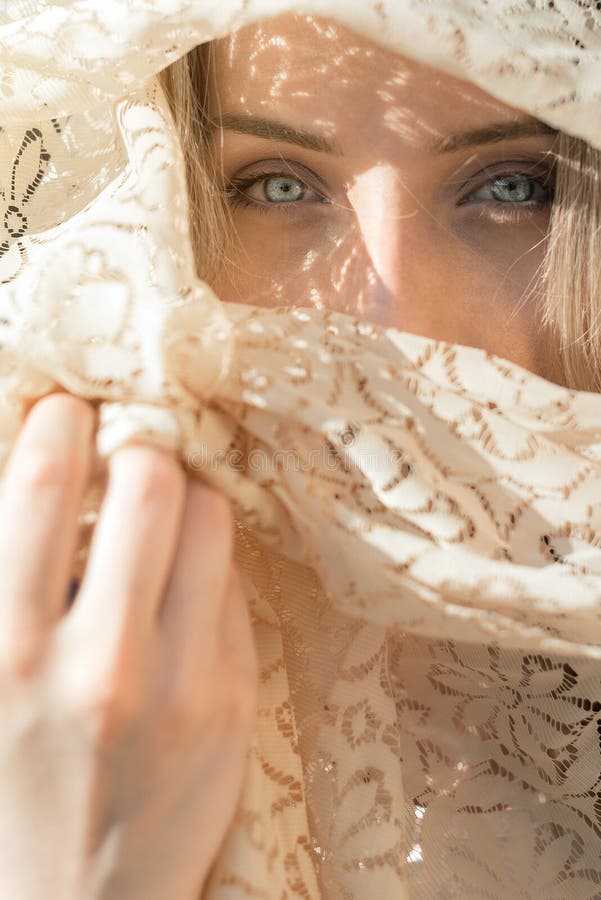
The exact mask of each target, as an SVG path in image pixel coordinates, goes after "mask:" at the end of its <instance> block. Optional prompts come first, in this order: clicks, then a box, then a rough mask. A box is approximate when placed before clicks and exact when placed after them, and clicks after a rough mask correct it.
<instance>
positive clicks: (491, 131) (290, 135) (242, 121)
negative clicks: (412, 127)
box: [214, 113, 558, 156]
mask: <svg viewBox="0 0 601 900" xmlns="http://www.w3.org/2000/svg"><path fill="white" fill-rule="evenodd" d="M214 126H215V128H222V129H224V130H225V131H235V132H236V133H237V134H250V135H253V136H254V137H259V138H264V139H265V140H269V141H282V142H283V143H286V144H295V145H296V146H297V147H303V148H304V149H305V150H315V151H317V152H318V153H329V154H331V155H333V156H343V155H344V154H343V152H342V149H341V148H340V146H339V144H338V143H337V141H336V140H334V139H330V138H327V137H325V135H321V134H315V133H314V132H312V131H305V130H303V129H298V128H293V127H292V125H285V124H284V123H282V122H278V121H276V120H275V119H265V118H262V117H260V116H249V115H243V114H240V113H224V115H223V116H222V117H221V118H220V119H219V120H218V121H216V122H215V123H214ZM556 134H558V130H557V129H556V128H553V127H552V126H551V125H547V124H546V122H541V121H540V119H534V118H527V119H517V120H514V121H512V122H494V123H492V124H490V125H485V126H484V127H482V128H473V129H471V130H469V131H461V132H457V133H455V134H446V135H444V137H442V138H439V139H438V140H436V141H435V142H434V143H433V144H432V146H431V150H432V151H433V152H434V153H453V152H454V151H456V150H466V149H468V148H469V147H476V146H482V145H483V144H495V143H498V142H500V141H506V140H511V139H512V138H514V139H515V138H526V137H539V136H541V135H556Z"/></svg>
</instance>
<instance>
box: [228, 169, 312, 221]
mask: <svg viewBox="0 0 601 900" xmlns="http://www.w3.org/2000/svg"><path fill="white" fill-rule="evenodd" d="M226 195H227V197H228V199H229V201H230V203H232V205H233V206H253V207H255V208H256V209H257V210H258V211H259V212H267V211H268V210H269V207H275V206H280V207H284V206H294V205H295V204H297V205H300V204H301V203H302V204H304V205H306V204H307V203H327V202H328V201H327V199H326V198H325V197H324V196H323V194H320V193H318V192H317V191H315V190H313V189H312V188H310V187H309V186H308V185H307V184H306V183H305V182H304V181H303V180H302V179H301V178H298V177H297V176H295V175H291V174H290V173H289V172H273V171H272V172H256V173H255V174H254V175H249V176H247V177H245V178H234V179H232V180H231V181H230V185H229V187H228V189H227V190H226Z"/></svg>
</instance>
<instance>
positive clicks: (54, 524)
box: [0, 15, 601, 900]
mask: <svg viewBox="0 0 601 900" xmlns="http://www.w3.org/2000/svg"><path fill="white" fill-rule="evenodd" d="M162 81H163V85H164V87H165V89H166V91H167V94H168V97H169V99H170V102H171V105H172V109H173V112H174V116H175V119H176V122H177V125H178V127H179V130H180V135H181V141H182V145H183V148H184V152H185V161H186V165H187V169H188V183H189V192H190V197H191V199H192V206H191V214H192V223H191V225H192V233H193V235H194V238H195V242H196V251H197V263H198V269H199V272H200V274H201V276H203V277H205V278H206V279H207V280H208V281H209V283H210V284H211V285H212V287H213V288H214V290H215V291H216V293H217V294H218V295H219V296H220V297H221V298H222V299H224V300H226V301H238V302H240V301H242V302H244V303H252V304H256V305H263V306H280V305H293V306H301V307H302V306H305V307H306V306H313V307H317V308H327V309H335V310H339V311H343V312H350V313H352V314H353V315H356V316H358V317H361V318H364V319H365V320H370V321H375V322H378V323H382V324H389V325H392V326H394V327H396V328H399V329H401V330H403V331H408V332H413V333H415V334H419V335H427V336H431V337H433V338H435V339H438V340H441V341H448V342H452V343H458V344H463V345H469V346H473V347H478V348H482V349H485V350H486V351H488V352H489V353H492V354H495V355H497V356H499V357H502V358H504V359H507V360H510V361H512V362H515V363H518V364H519V365H521V366H523V367H524V368H526V369H529V370H530V371H531V372H534V373H536V374H538V375H541V376H542V377H544V378H546V379H548V380H552V381H555V382H557V383H558V384H565V385H568V386H570V387H577V388H580V389H588V390H597V389H598V388H599V386H600V385H601V366H600V365H599V362H600V360H601V351H600V343H601V342H600V340H599V336H598V334H597V332H596V330H595V327H596V321H597V317H598V311H599V306H598V305H599V298H598V293H597V286H598V284H597V282H598V273H597V271H596V266H594V265H591V264H590V263H591V260H596V259H597V256H596V255H595V254H596V251H597V248H598V242H599V233H600V231H601V229H600V228H599V214H600V210H601V201H600V199H599V193H598V191H593V190H591V189H590V188H591V186H594V185H595V184H596V176H597V173H598V171H599V154H598V153H597V151H594V150H593V149H592V148H590V147H588V146H587V145H586V144H585V143H584V142H582V141H579V140H577V139H575V138H571V137H568V136H566V135H563V134H561V133H559V132H557V131H556V130H555V129H552V128H550V127H549V126H548V125H545V124H543V123H542V122H540V121H539V120H537V119H535V118H532V117H531V116H526V115H524V114H523V113H522V112H520V111H519V109H517V108H514V107H512V106H508V105H506V104H505V103H502V102H500V101H499V100H497V99H495V98H493V97H492V96H490V95H489V94H487V93H486V92H484V91H483V90H481V89H479V88H476V87H474V86H473V85H471V84H468V83H466V82H463V81H460V80H458V79H455V78H452V77H450V76H447V75H443V74H441V73H440V72H439V71H438V70H436V69H435V68H431V67H429V66H426V65H423V64H421V63H417V62H416V61H414V60H412V59H410V58H409V57H405V56H398V55H396V54H394V53H392V52H390V51H388V50H386V49H384V48H383V47H381V46H379V45H376V44H373V43H372V42H370V41H368V40H367V39H365V38H361V37H358V36H357V35H355V34H354V33H352V32H350V31H348V30H346V29H345V28H343V27H342V26H340V25H337V24H334V23H332V22H328V21H324V20H320V19H313V18H310V17H309V18H307V17H298V16H293V15H287V16H284V17H282V18H280V19H277V20H273V21H270V22H268V23H266V24H261V25H250V26H247V27H245V28H243V29H241V30H240V31H239V32H237V33H235V34H234V35H232V36H230V37H228V38H226V39H223V40H220V41H217V42H214V43H213V44H210V45H207V46H202V47H199V48H197V49H195V50H193V51H192V52H191V53H190V54H189V55H188V56H187V57H184V58H182V59H181V60H180V61H178V62H176V63H175V64H174V65H172V66H171V67H170V68H169V69H167V70H166V71H165V72H164V73H163V76H162ZM574 222H578V224H579V238H578V241H577V242H576V243H573V242H572V241H571V239H570V238H571V234H572V231H571V229H572V226H573V223H574ZM568 288H569V289H568ZM93 429H94V410H93V407H92V406H91V405H90V404H88V403H85V402H83V401H80V400H76V399H74V398H69V397H67V396H64V395H53V396H51V397H48V398H45V399H44V400H42V401H40V402H39V403H38V404H37V405H36V406H35V407H34V408H33V409H32V411H31V412H30V414H29V416H28V419H27V422H26V425H25V427H24V428H23V431H22V432H21V434H20V436H19V440H18V442H17V445H16V447H15V449H14V451H13V454H12V456H11V461H10V466H9V468H8V471H7V474H6V478H5V481H4V493H3V496H2V507H1V515H0V559H1V564H2V571H3V579H4V580H3V594H4V613H5V614H4V617H3V629H2V634H1V635H0V641H1V642H2V643H1V645H0V660H1V667H2V673H3V674H2V681H1V690H2V696H3V704H2V705H3V713H2V716H3V720H2V721H3V724H2V727H1V728H0V752H1V754H2V766H1V768H0V796H2V798H3V802H2V811H1V813H0V857H1V860H2V865H0V894H1V895H2V896H7V897H9V896H10V897H15V898H17V897H18V898H30V897H31V898H34V897H35V898H36V900H39V898H42V897H45V896H52V897H61V898H65V900H75V898H78V900H79V898H82V897H85V898H86V900H88V898H89V900H92V898H94V900H96V898H105V900H109V898H110V900H136V898H138V897H144V898H145V900H149V898H156V900H159V898H163V897H167V896H168V897H169V898H170V900H180V898H181V900H193V898H194V897H196V896H197V895H198V892H199V891H200V890H201V887H202V884H203V883H204V881H205V879H206V878H207V875H208V872H209V869H210V866H211V864H212V861H213V859H214V858H215V855H216V853H217V851H218V849H219V846H220V843H221V841H222V840H223V838H224V835H225V833H226V830H227V827H228V824H229V821H230V819H231V816H232V814H233V810H234V807H235V802H236V797H237V793H238V791H239V787H240V781H241V777H242V765H243V760H244V753H245V751H246V748H247V744H248V739H249V734H250V730H251V726H252V721H253V714H254V702H255V692H256V682H257V680H258V676H257V672H256V660H255V656H254V651H253V646H252V639H251V633H250V628H249V621H248V613H247V611H246V607H245V602H244V597H243V595H242V592H241V589H240V586H239V584H238V582H237V576H236V571H235V567H234V566H233V563H232V552H233V551H232V540H231V531H232V529H231V525H232V522H231V514H230V512H229V509H228V506H227V504H226V503H225V501H224V500H223V498H222V497H221V496H220V495H219V494H218V493H216V492H214V491H212V490H210V489H208V488H206V487H200V486H198V485H196V486H192V485H188V486H186V483H185V478H184V474H183V472H182V470H181V467H180V466H179V465H178V464H177V463H176V462H175V461H174V460H173V459H171V458H170V457H169V456H168V455H167V454H164V453H160V452H159V451H155V450H151V449H150V448H145V447H128V448H126V449H123V450H120V451H118V452H117V453H115V454H114V455H113V457H112V458H111V466H110V481H109V488H108V494H107V497H106V499H105V501H104V504H103V508H102V512H101V518H100V521H99V525H98V527H97V531H96V534H95V538H94V543H93V547H92V554H91V558H90V562H89V564H88V568H87V570H86V574H85V577H84V579H83V582H82V585H81V588H80V590H79V593H78V595H77V597H76V599H75V603H74V607H73V609H72V610H71V611H70V612H69V613H68V615H67V616H66V617H64V618H62V616H63V602H64V601H63V598H64V596H65V594H66V592H67V588H68V577H69V571H70V564H71V559H72V555H73V551H74V547H75V542H76V536H77V521H76V519H77V510H78V508H79V504H80V502H81V497H82V495H83V492H84V488H85V485H86V482H87V479H88V477H89V473H90V463H91V440H92V436H93ZM32 521H35V527H34V528H32ZM59 531H60V534H61V540H60V541H57V539H56V535H57V533H59ZM198 596H202V597H203V603H201V604H198V603H197V602H195V599H197V598H198ZM59 620H60V622H59ZM51 629H53V631H52V635H53V636H52V639H51V640H50V639H49V632H50V631H51ZM199 636H200V639H199ZM449 652H451V651H449ZM401 656H402V654H401ZM299 664H300V663H299ZM398 664H399V670H401V669H402V666H403V659H402V658H400V657H399V660H398ZM445 665H450V663H449V662H448V660H445ZM413 675H415V672H414V673H413ZM262 677H267V676H266V673H263V675H262ZM409 683H410V678H409V679H408V681H407V684H409ZM215 685H218V686H219V689H218V690H215ZM407 690H408V689H407ZM407 698H408V699H407V704H406V707H405V712H406V711H407V708H410V712H411V714H412V715H414V716H415V718H418V717H419V716H420V715H423V717H424V721H425V720H426V719H427V718H428V716H427V711H426V710H425V707H423V706H422V707H419V704H418V703H417V702H414V701H413V700H412V699H411V697H410V696H409V693H407ZM412 703H413V705H412ZM418 707H419V708H418ZM330 713H331V710H329V709H326V715H330ZM284 715H285V713H284V711H282V717H284ZM456 718H457V717H456ZM458 718H461V717H460V716H459V717H458ZM374 719H375V717H374V716H373V715H372V716H371V718H370V716H369V715H368V714H366V725H365V733H368V732H369V731H370V729H371V728H375V725H374ZM476 719H477V716H476V715H474V716H472V719H470V717H469V716H467V717H466V718H465V720H461V722H460V723H459V724H458V725H457V731H456V735H459V734H462V735H465V736H466V738H465V739H466V741H468V740H471V739H472V738H473V737H474V734H475V733H476V732H478V734H479V735H480V736H481V735H482V734H484V732H485V731H486V728H488V729H489V731H491V732H493V731H495V728H496V722H494V721H493V720H492V719H491V720H488V721H486V722H484V723H483V724H481V723H480V722H478V723H477V724H474V723H475V721H476ZM31 723H33V724H31ZM280 724H281V728H282V729H283V730H286V728H288V729H290V728H291V726H290V725H289V723H288V722H287V720H286V721H284V720H283V718H282V721H281V723H280ZM522 724H524V723H522ZM9 726H10V727H9ZM428 727H429V726H428ZM524 728H525V729H526V730H527V723H526V724H524ZM425 730H426V731H427V728H426V729H425ZM349 733H350V725H349ZM363 739H364V738H360V740H363ZM416 746H417V745H416ZM419 746H420V753H422V757H420V758H421V759H423V760H426V758H427V757H428V753H430V752H431V745H430V744H428V738H427V737H424V738H423V742H422V744H420V745H419ZM423 765H424V771H425V768H426V763H425V762H424V763H423ZM441 765H442V763H441ZM376 774H377V773H376ZM455 775H456V778H457V780H458V781H459V780H461V778H462V777H463V776H462V774H461V773H459V774H457V772H455ZM372 776H373V773H371V775H370V774H364V775H363V776H362V777H363V780H364V781H365V782H366V783H367V782H369V780H370V777H372ZM511 777H512V779H514V780H515V777H516V776H515V775H512V776H511ZM508 790H509V789H508ZM511 790H513V788H512V789H511ZM510 793H511V791H510ZM410 799H411V798H410ZM540 802H541V804H542V803H543V802H545V801H544V800H541V801H540ZM503 804H505V807H506V808H507V809H509V807H510V804H509V802H508V801H507V800H506V798H504V797H500V798H498V797H495V798H493V801H491V814H493V813H492V810H493V807H494V808H495V809H496V810H497V811H498V809H499V808H501V807H502V806H503ZM466 805H469V799H466ZM316 806H317V807H319V802H318V801H316ZM425 808H426V807H425V805H422V804H421V802H420V801H419V800H417V799H416V800H415V802H414V810H415V816H416V817H417V818H419V817H420V816H422V817H423V815H424V810H425ZM418 810H419V811H420V813H419V815H418V812H417V811H418ZM393 814H394V810H393V811H392V813H391V815H393ZM401 815H402V813H401V812H400V811H399V812H398V816H401ZM372 818H373V816H372ZM451 824H452V823H451ZM397 825H398V829H399V830H400V828H401V826H400V824H399V823H398V822H397ZM246 826H247V828H248V830H249V833H251V832H252V823H246ZM356 827H357V830H360V827H362V826H360V824H357V825H356ZM529 833H530V832H529ZM191 836H193V839H192V837H191ZM505 837H506V836H505ZM505 837H504V838H503V839H504V840H505ZM514 838H516V839H517V840H518V841H519V834H516V835H514ZM252 840H253V841H256V842H260V841H261V836H260V835H257V834H255V833H254V832H252ZM546 840H547V837H546V836H545V835H539V842H540V846H541V847H543V846H548V845H547V844H545V841H546ZM427 842H428V837H427V835H425V837H424V842H423V844H422V842H420V843H419V844H418V843H416V844H414V845H413V847H412V849H411V851H410V855H409V857H408V861H409V862H410V863H413V864H415V863H416V862H417V863H419V862H421V861H422V848H423V846H427ZM576 843H577V841H576ZM466 846H469V842H466ZM499 846H505V845H504V844H503V842H501V843H500V845H499ZM491 848H492V843H491ZM397 849H398V848H397ZM577 850H578V848H577V847H576V849H575V850H574V853H575V854H576V855H577ZM274 852H275V851H274ZM541 852H542V851H541ZM324 853H325V850H324ZM390 853H391V855H393V854H392V851H390ZM491 853H492V849H491ZM411 854H413V857H411ZM442 855H444V854H442ZM493 856H494V853H492V856H491V863H490V866H491V870H494V869H495V867H498V866H499V865H500V863H503V865H504V869H503V871H501V872H500V874H499V872H497V874H496V875H495V874H494V873H493V875H491V874H490V872H484V871H479V872H478V873H477V875H476V876H474V878H473V881H472V887H473V885H474V884H476V883H477V882H478V881H480V883H481V885H482V886H483V888H482V889H483V890H486V891H488V893H487V894H486V896H497V894H494V893H491V891H493V888H491V887H490V884H489V882H490V881H495V878H496V879H497V880H496V882H495V887H494V890H498V891H499V892H500V893H499V894H498V896H518V894H517V893H513V894H511V893H507V892H506V893H505V894H503V893H502V891H503V890H504V888H507V886H508V885H509V886H510V887H509V890H510V891H511V890H517V889H518V888H517V887H516V882H514V881H512V878H513V874H512V873H511V871H510V870H511V864H510V863H507V860H505V861H503V860H502V859H501V860H500V859H499V857H498V856H497V857H496V858H494V859H493ZM521 862H522V859H521V858H520V859H518V860H517V861H516V862H515V865H516V868H517V870H518V871H520V872H521V871H522V869H521V868H520V865H521ZM480 863H481V860H479V861H478V863H476V862H474V866H476V865H477V864H478V865H479V864H480ZM588 863H590V865H589V869H591V870H592V869H594V868H595V866H596V865H597V863H596V861H594V860H590V861H588ZM386 864H390V860H389V859H387V860H386ZM438 864H439V861H436V860H433V858H432V855H429V856H428V858H427V861H426V863H425V865H426V866H427V867H429V870H428V874H427V875H422V876H420V875H419V874H418V875H416V876H415V878H414V883H413V885H412V887H413V888H414V889H415V890H416V891H417V893H415V894H414V895H412V896H419V897H420V898H423V897H426V896H432V897H435V896H436V897H442V896H443V895H444V896H448V897H459V896H462V897H463V898H466V897H468V896H472V894H469V893H468V892H467V888H466V887H465V884H464V885H463V888H462V887H461V885H457V884H455V885H454V886H453V885H450V884H447V885H446V887H445V888H444V890H445V891H447V893H444V894H443V893H441V890H442V888H441V879H442V877H443V876H437V875H436V866H437V865H438ZM505 864H506V865H505ZM294 865H295V862H294V864H293V862H291V863H290V869H291V871H292V872H293V875H291V881H292V883H293V884H300V883H301V881H302V879H301V878H300V876H298V878H297V881H296V882H295V881H294V878H295V877H297V876H296V870H295V868H294ZM357 865H358V866H359V867H360V863H357ZM382 865H384V863H382ZM440 866H441V870H440V871H441V872H443V873H444V872H445V871H446V870H445V869H444V865H443V864H442V863H440ZM505 870H507V871H505ZM431 872H434V875H432V874H430V873H431ZM497 875H498V878H497ZM251 876H252V873H248V877H249V881H248V883H249V884H250V883H251V881H252V878H251ZM293 876H294V877H293ZM493 876H494V877H493ZM445 877H446V876H445ZM420 878H421V881H420ZM591 878H592V876H591ZM592 880H594V879H593V878H592ZM537 883H539V882H537ZM595 883H596V882H595ZM324 884H325V885H326V887H325V888H324V890H326V892H327V890H330V891H331V896H332V897H334V896H342V894H337V893H335V892H336V890H339V887H340V886H339V885H338V884H336V885H334V884H333V883H332V882H330V883H329V884H328V883H327V879H326V882H324ZM48 885H51V886H52V887H51V888H49V887H48ZM420 886H421V887H420ZM230 887H231V885H230ZM238 887H239V888H240V890H244V889H245V886H244V884H242V885H238ZM555 887H556V885H555ZM555 887H554V889H555ZM420 890H421V893H420ZM462 890H463V893H461V891H462ZM45 892H46V893H45ZM428 892H429V893H428ZM301 893H302V891H300V889H299V895H300V894H301ZM291 895H292V896H294V895H295V894H293V893H292V894H291ZM522 895H523V896H536V895H531V894H529V893H527V886H524V893H523V894H522ZM327 896H329V894H327ZM345 896H350V894H348V893H347V894H346V895H345ZM356 896H357V897H358V896H359V895H356ZM473 896H476V894H475V893H474V894H473ZM539 896H541V897H542V895H539ZM548 896H551V893H549V894H548ZM553 896H560V895H559V894H557V893H554V894H553ZM561 896H564V897H568V896H585V894H584V893H582V894H578V895H576V894H575V893H574V894H571V893H570V894H568V889H566V893H565V894H562V895H561ZM586 896H589V895H588V894H587V895H586ZM591 896H592V895H591Z"/></svg>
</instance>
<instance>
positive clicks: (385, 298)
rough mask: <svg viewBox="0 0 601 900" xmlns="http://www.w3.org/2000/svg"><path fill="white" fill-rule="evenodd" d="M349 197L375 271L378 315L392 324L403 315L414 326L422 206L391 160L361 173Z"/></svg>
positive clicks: (373, 297) (372, 292)
mask: <svg viewBox="0 0 601 900" xmlns="http://www.w3.org/2000/svg"><path fill="white" fill-rule="evenodd" d="M348 196H349V201H350V203H351V205H352V207H353V209H354V212H355V217H356V225H357V229H358V235H359V239H360V240H361V241H362V244H363V250H364V252H365V254H366V255H367V258H368V261H369V265H370V267H371V269H372V272H373V274H374V275H375V278H372V279H371V287H370V290H369V292H370V295H371V296H370V302H369V304H368V305H369V307H370V308H371V309H372V315H374V317H376V318H377V319H378V320H379V321H383V322H386V323H392V322H393V321H394V320H397V319H398V318H399V315H400V316H401V318H402V319H403V320H404V321H405V325H406V326H408V325H409V323H408V321H407V316H409V315H410V314H411V308H412V307H413V308H415V304H414V303H413V304H412V303H410V301H409V292H410V285H411V282H412V265H411V261H412V259H413V262H415V254H416V249H417V248H416V246H415V242H416V227H415V224H416V223H415V219H416V216H417V214H418V212H419V205H418V203H417V201H416V200H414V199H413V198H412V197H411V194H410V192H409V191H408V190H407V188H406V187H405V186H404V184H403V181H402V178H401V176H400V173H399V172H398V171H397V170H396V169H395V168H393V166H391V165H389V164H387V163H383V164H380V165H377V166H373V167H371V168H370V169H367V170H366V171H365V172H362V173H361V174H360V175H358V176H357V177H356V178H355V181H354V184H353V186H352V188H351V189H350V191H349V195H348Z"/></svg>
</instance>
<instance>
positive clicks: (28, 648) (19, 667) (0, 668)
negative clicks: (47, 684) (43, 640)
mask: <svg viewBox="0 0 601 900" xmlns="http://www.w3.org/2000/svg"><path fill="white" fill-rule="evenodd" d="M42 659H43V654H42V652H41V649H40V642H39V640H37V639H35V638H33V637H32V638H20V639H19V640H15V639H14V637H12V639H11V640H10V641H3V642H2V645H1V646H0V673H1V676H0V677H1V680H2V681H3V682H7V681H8V682H16V683H23V682H28V681H30V680H31V679H32V678H33V677H34V676H35V675H36V674H37V673H38V671H39V668H40V665H41V663H42Z"/></svg>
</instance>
